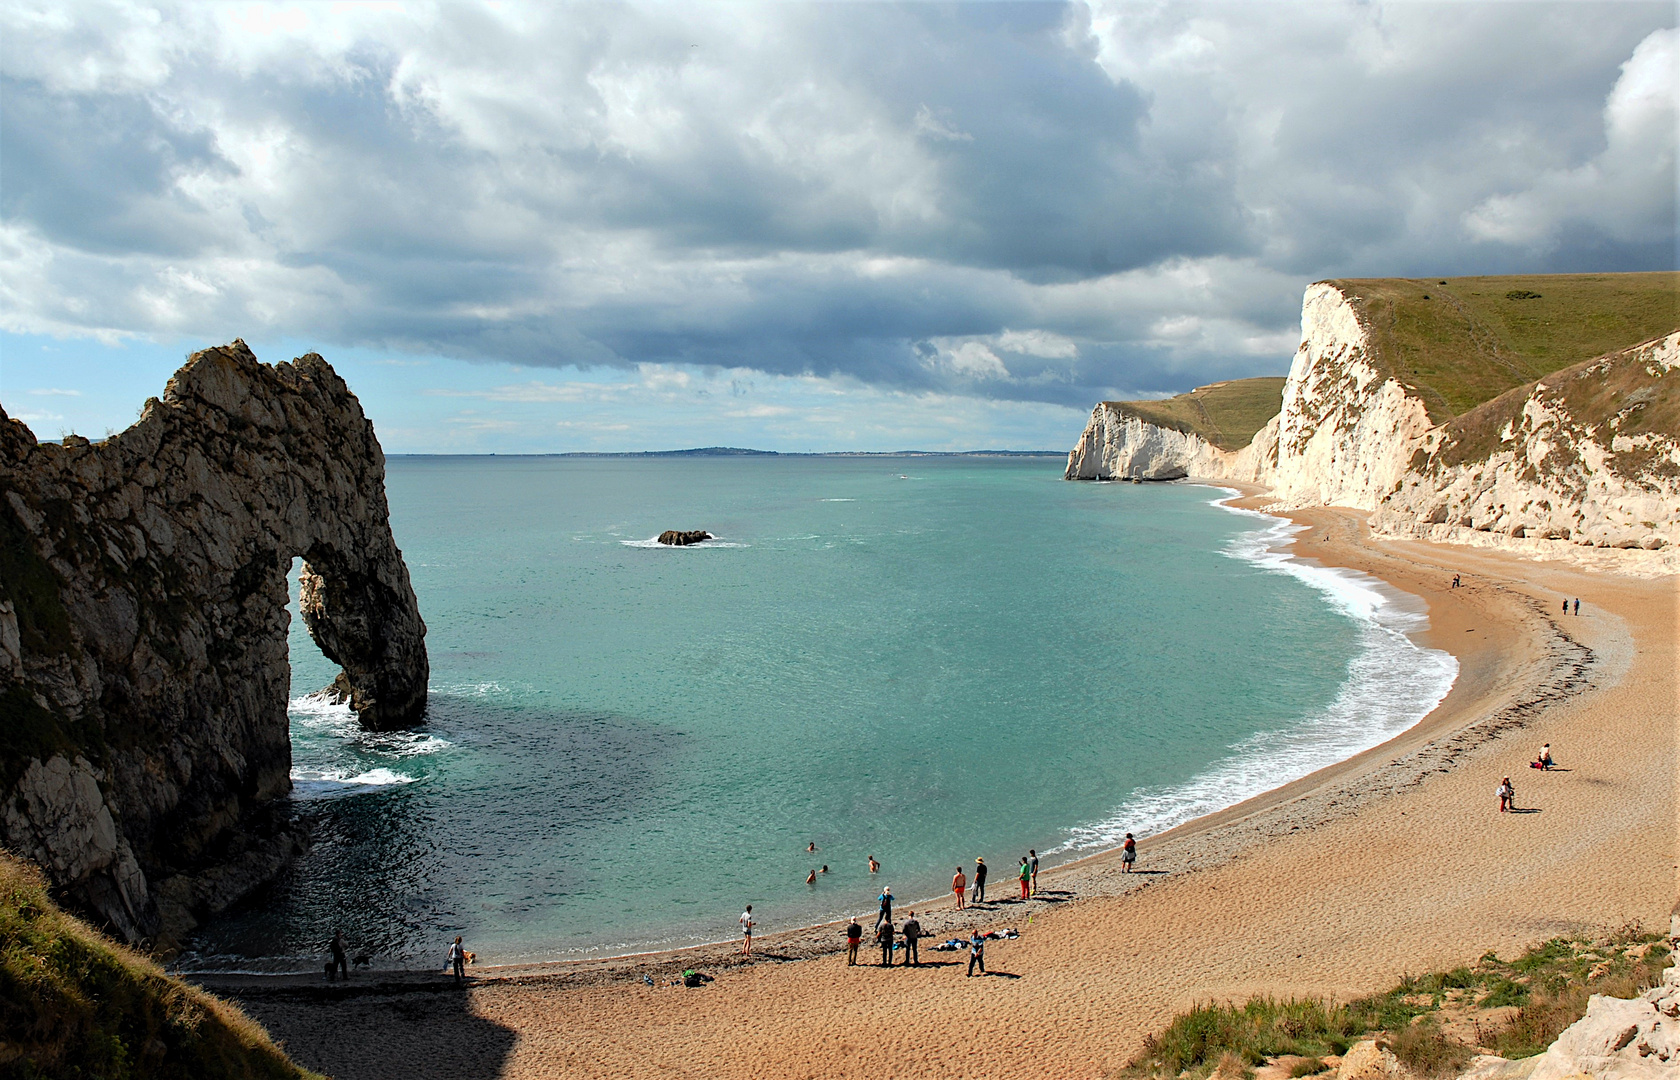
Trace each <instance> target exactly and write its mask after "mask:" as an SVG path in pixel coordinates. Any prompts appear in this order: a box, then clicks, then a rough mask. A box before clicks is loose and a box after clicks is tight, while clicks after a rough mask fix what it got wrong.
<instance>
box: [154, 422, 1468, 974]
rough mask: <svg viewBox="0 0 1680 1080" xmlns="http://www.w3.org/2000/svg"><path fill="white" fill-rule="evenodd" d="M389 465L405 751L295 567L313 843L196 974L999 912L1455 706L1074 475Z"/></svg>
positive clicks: (1285, 560) (1300, 579) (1256, 534)
mask: <svg viewBox="0 0 1680 1080" xmlns="http://www.w3.org/2000/svg"><path fill="white" fill-rule="evenodd" d="M387 467H388V473H387V493H388V496H389V500H390V508H391V524H392V528H393V530H394V531H395V534H396V538H397V543H398V545H399V546H400V547H401V548H402V550H403V553H404V555H405V557H406V559H407V562H408V566H409V570H410V573H411V575H412V577H413V582H414V588H415V592H416V593H417V595H418V597H419V602H420V610H421V613H422V615H423V617H424V618H425V620H426V624H427V628H428V633H427V638H426V640H427V646H428V649H429V651H430V655H431V687H430V705H429V708H428V712H427V717H426V722H425V723H424V724H423V725H422V726H421V727H419V728H416V729H415V730H413V731H406V732H399V733H384V734H375V733H370V732H365V731H362V730H361V729H360V728H359V727H358V726H357V724H356V721H355V718H354V716H353V715H352V714H351V713H350V712H349V711H348V709H347V708H345V707H343V706H338V705H334V704H331V703H330V702H329V701H327V700H326V699H325V698H323V697H322V696H321V695H320V694H319V693H318V691H319V690H320V689H321V688H322V687H325V686H326V685H327V684H328V683H329V682H331V680H332V678H333V676H334V674H336V669H335V668H334V667H333V665H332V664H331V663H330V662H329V661H327V660H326V659H325V658H324V657H323V656H322V655H321V653H320V651H319V650H318V649H317V648H316V646H315V645H314V643H313V641H312V640H311V639H310V638H309V636H308V634H307V632H306V631H305V629H304V628H303V625H302V623H301V620H299V619H297V618H295V615H296V602H297V600H296V598H297V581H296V566H295V565H294V568H293V580H292V586H293V615H294V618H293V620H292V625H291V636H290V650H291V664H292V691H291V695H292V696H291V705H290V718H291V736H292V754H293V762H292V780H293V791H292V794H291V796H290V803H289V806H288V812H290V813H291V814H293V815H294V816H295V817H296V818H298V819H299V820H300V821H301V822H302V823H303V824H304V825H305V826H306V827H307V828H308V830H309V832H310V834H311V836H312V837H313V842H312V846H311V848H310V850H309V852H308V853H307V854H306V855H304V856H303V857H302V858H301V859H300V860H299V861H298V862H297V864H296V865H295V866H294V867H293V868H292V870H291V871H290V872H289V873H287V874H286V876H285V877H283V878H282V879H281V880H280V881H279V882H278V883H277V884H276V885H275V887H273V888H272V889H271V890H269V891H267V892H266V893H264V894H263V895H261V896H259V897H258V898H257V899H256V900H254V901H253V902H251V903H248V904H247V905H245V906H244V907H242V908H240V909H238V910H236V911H234V912H231V913H229V914H227V915H225V916H223V917H221V918H219V919H217V920H216V921H214V922H212V923H210V924H209V925H207V926H205V927H203V928H201V930H200V931H199V933H198V935H197V937H196V938H195V939H194V941H193V942H192V945H191V948H190V949H189V951H188V952H187V953H186V954H185V955H184V956H183V957H182V961H181V966H182V967H183V969H186V970H234V971H261V972H278V971H307V970H318V965H319V963H320V959H319V958H320V957H321V955H323V950H324V947H325V943H326V941H327V940H328V939H329V938H330V937H331V936H332V934H333V932H334V931H335V930H339V929H342V930H343V931H344V933H345V935H346V937H347V938H348V939H349V940H350V941H351V943H352V945H353V947H354V949H355V951H357V952H360V951H367V952H370V953H373V954H374V955H375V958H376V959H375V964H376V966H381V967H405V966H415V965H420V966H441V965H442V962H443V957H444V950H445V948H446V943H447V942H448V941H449V940H452V939H453V938H454V936H455V935H456V934H461V935H463V936H464V937H465V939H466V941H467V943H468V948H471V949H473V950H474V951H476V952H477V953H478V955H479V957H480V962H481V963H515V962H529V961H537V960H559V959H575V958H586V957H596V956H605V955H614V954H624V953H634V952H641V951H647V950H655V949H664V948H671V947H676V946H682V945H689V944H695V943H700V942H707V941H716V940H721V939H725V938H729V937H731V936H732V935H733V934H734V932H735V920H736V917H737V916H738V915H739V913H740V911H741V910H742V908H743V906H744V905H746V904H752V905H753V910H754V914H755V916H757V918H758V920H759V925H760V931H761V932H766V931H770V932H773V931H775V930H778V929H782V928H790V927H795V926H801V925H809V924H813V923H817V922H820V921H824V920H828V919H834V918H839V917H843V916H847V915H857V914H861V913H867V912H872V911H873V910H874V908H875V906H876V904H875V900H876V897H877V895H878V894H879V893H880V892H881V890H882V888H883V887H884V886H890V887H891V889H892V891H893V893H894V894H895V895H896V896H897V897H898V902H899V904H900V905H901V906H903V905H905V904H907V903H912V902H914V901H915V900H918V899H921V898H927V897H935V896H940V895H943V894H944V892H945V891H946V888H947V885H948V882H949V880H950V877H951V874H952V872H953V871H954V870H955V869H956V867H957V866H959V865H962V866H964V867H966V868H967V869H968V870H969V871H970V872H971V871H972V869H973V864H974V860H975V858H976V857H984V858H985V860H986V862H987V863H988V864H989V865H990V866H991V867H992V868H993V875H994V879H995V880H997V882H998V885H999V887H1002V886H1005V885H1008V884H1009V881H1008V879H1009V878H1010V877H1011V876H1012V874H1013V871H1014V868H1015V867H1016V866H1017V865H1018V860H1019V858H1020V857H1021V856H1023V855H1026V854H1027V853H1028V851H1029V850H1036V851H1037V852H1038V854H1039V856H1040V857H1041V859H1042V860H1043V863H1044V865H1046V866H1052V865H1055V864H1056V863H1058V862H1064V861H1068V860H1072V859H1076V858H1079V857H1082V856H1085V855H1089V854H1092V853H1094V852H1098V851H1101V850H1104V849H1107V848H1111V847H1113V846H1115V845H1116V844H1117V843H1118V842H1119V839H1120V838H1121V837H1123V836H1124V834H1125V833H1127V832H1132V833H1135V834H1136V835H1137V836H1138V837H1141V838H1147V837H1149V836H1151V835H1155V834H1158V833H1160V832H1162V831H1164V830H1166V829H1169V828H1171V827H1172V826H1174V825H1177V824H1180V823H1183V822H1185V821H1189V820H1191V819H1192V818H1195V817H1198V816H1200V815H1203V814H1206V813H1209V812H1212V811H1215V810H1218V809H1220V808H1222V807H1226V806H1229V805H1232V804H1234V803H1236V802H1239V801H1241V800H1243V799H1245V798H1248V797H1249V796H1252V795H1255V794H1258V793H1260V792H1262V791H1265V790H1268V789H1270V788H1273V787H1276V786H1279V785H1281V784H1283V783H1286V782H1288V781H1289V780H1292V779H1295V778H1297V777H1300V776H1304V775H1306V774H1307V773H1310V772H1312V771H1314V770H1316V769H1318V768H1321V767H1323V766H1325V765H1328V764H1331V763H1333V762H1335V761H1338V760H1341V759H1344V758H1346V757H1349V756H1351V755H1353V754H1355V753H1357V752H1359V751H1361V750H1363V749H1366V748H1368V747H1371V746H1375V745H1377V744H1378V743H1381V742H1384V741H1386V740H1387V739H1389V738H1391V737H1393V736H1394V735H1395V734H1397V733H1399V732H1401V731H1403V730H1404V729H1406V728H1407V727H1409V726H1411V725H1413V724H1415V723H1417V722H1418V720H1420V719H1421V718H1422V717H1423V716H1424V715H1425V714H1426V713H1427V712H1429V710H1430V709H1432V708H1433V707H1434V706H1435V704H1436V703H1437V702H1439V701H1440V699H1441V698H1442V697H1444V696H1445V694H1446V692H1447V690H1448V689H1449V688H1450V687H1451V685H1452V682H1453V680H1454V678H1455V677H1456V675H1457V664H1456V662H1455V661H1454V659H1453V658H1452V657H1451V656H1450V655H1448V654H1446V653H1444V652H1440V651H1437V650H1432V649H1429V648H1425V647H1423V646H1422V645H1421V644H1419V643H1418V641H1417V640H1416V635H1417V633H1418V631H1420V630H1421V629H1422V628H1423V627H1424V626H1425V625H1426V623H1425V614H1424V609H1423V607H1422V605H1421V603H1420V602H1418V601H1417V600H1415V599H1414V598H1412V597H1409V596H1407V595H1405V594H1402V593H1399V592H1397V591H1395V590H1394V589H1392V588H1390V587H1388V586H1386V585H1385V584H1383V583H1381V582H1378V581H1376V580H1375V579H1373V578H1370V577H1368V576H1365V575H1362V574H1359V573H1356V572H1352V571H1347V570H1342V569H1334V568H1328V567H1323V566H1319V565H1316V564H1314V563H1312V562H1309V561H1304V560H1301V559H1297V558H1294V557H1292V556H1291V554H1290V551H1289V544H1290V537H1291V533H1292V530H1293V529H1294V528H1295V526H1292V525H1290V524H1289V523H1288V522H1285V521H1282V520H1281V519H1278V518H1274V517H1269V516H1265V515H1261V514H1256V513H1253V512H1249V511H1244V510H1238V509H1235V508H1233V507H1230V506H1227V505H1225V503H1226V502H1227V501H1228V500H1229V498H1230V497H1231V495H1232V493H1231V492H1228V491H1223V490H1220V489H1217V488H1212V487H1205V486H1198V485H1191V484H1146V485H1134V484H1125V483H1069V482H1066V481H1064V480H1063V479H1062V478H1061V475H1062V468H1063V459H1062V458H1061V457H1059V456H1057V457H1049V456H1045V457H986V456H973V457H931V456H914V457H911V456H903V457H900V456H819V457H807V456H786V455H777V456H675V457H672V456H648V457H567V456H556V457H504V456H481V457H392V458H390V459H389V461H388V463H387ZM666 529H705V530H708V531H710V532H711V533H712V534H713V535H714V536H715V537H716V539H714V540H712V541H708V542H706V543H703V544H700V545H697V546H693V547H686V548H673V547H666V546H662V545H660V544H658V543H657V542H655V539H654V538H655V537H656V536H657V535H658V534H659V533H660V532H662V531H663V530H666ZM812 844H814V845H815V846H816V850H815V851H814V852H812V851H807V847H808V846H809V845H812ZM872 858H873V859H874V860H876V861H877V862H878V863H879V865H880V870H879V872H877V873H873V874H872V873H871V872H870V869H869V861H870V860H871V859H872ZM823 867H826V872H823V873H819V874H818V876H817V880H816V881H815V883H812V884H807V881H806V878H807V876H808V874H809V873H810V872H811V871H813V870H820V868H823Z"/></svg>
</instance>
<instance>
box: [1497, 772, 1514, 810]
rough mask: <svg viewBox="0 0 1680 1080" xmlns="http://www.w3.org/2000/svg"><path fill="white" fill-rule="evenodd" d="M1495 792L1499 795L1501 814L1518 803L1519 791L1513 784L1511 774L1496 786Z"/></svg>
mask: <svg viewBox="0 0 1680 1080" xmlns="http://www.w3.org/2000/svg"><path fill="white" fill-rule="evenodd" d="M1493 793H1494V794H1495V795H1498V796H1499V812H1500V813H1501V814H1503V813H1504V812H1505V811H1507V810H1509V809H1511V808H1512V807H1514V806H1515V805H1516V795H1517V792H1516V789H1515V788H1513V787H1512V786H1511V778H1510V777H1509V776H1507V777H1506V778H1505V779H1503V780H1501V781H1499V786H1498V787H1497V788H1494V790H1493Z"/></svg>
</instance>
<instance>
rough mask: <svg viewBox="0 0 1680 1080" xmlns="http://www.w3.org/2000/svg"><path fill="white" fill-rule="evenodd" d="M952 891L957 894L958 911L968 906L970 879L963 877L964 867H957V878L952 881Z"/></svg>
mask: <svg viewBox="0 0 1680 1080" xmlns="http://www.w3.org/2000/svg"><path fill="white" fill-rule="evenodd" d="M951 891H952V892H954V893H956V894H957V910H958V911H961V910H962V909H963V908H965V907H967V906H968V898H967V894H968V879H967V878H966V877H963V872H962V867H960V866H959V867H957V873H956V876H955V877H953V878H952V879H951Z"/></svg>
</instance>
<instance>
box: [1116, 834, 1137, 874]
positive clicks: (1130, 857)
mask: <svg viewBox="0 0 1680 1080" xmlns="http://www.w3.org/2000/svg"><path fill="white" fill-rule="evenodd" d="M1135 862H1137V841H1136V840H1134V839H1132V834H1131V833H1127V834H1126V842H1125V843H1124V844H1121V845H1120V870H1121V872H1122V873H1127V874H1129V873H1131V872H1132V864H1133V863H1135Z"/></svg>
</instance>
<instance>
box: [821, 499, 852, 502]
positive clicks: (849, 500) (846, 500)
mask: <svg viewBox="0 0 1680 1080" xmlns="http://www.w3.org/2000/svg"><path fill="white" fill-rule="evenodd" d="M817 501H818V502H857V500H856V499H818V500H817Z"/></svg>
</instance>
